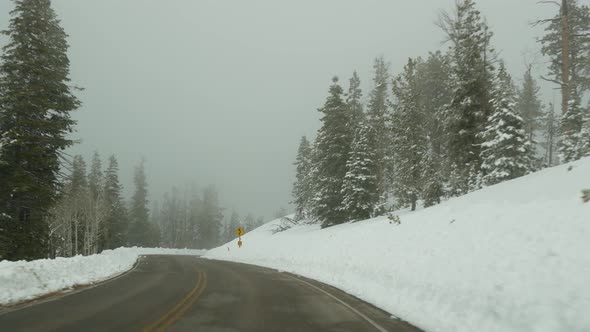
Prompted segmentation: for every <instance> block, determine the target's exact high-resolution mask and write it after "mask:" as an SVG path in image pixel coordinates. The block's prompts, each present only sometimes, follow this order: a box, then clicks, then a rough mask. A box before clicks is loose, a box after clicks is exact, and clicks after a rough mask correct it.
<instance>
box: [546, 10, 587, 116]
mask: <svg viewBox="0 0 590 332" xmlns="http://www.w3.org/2000/svg"><path fill="white" fill-rule="evenodd" d="M538 23H544V24H547V23H548V24H547V25H546V28H545V32H546V33H545V35H544V36H543V37H542V38H541V39H540V40H539V41H540V43H541V45H542V48H541V51H542V53H543V55H545V56H547V57H549V59H550V66H549V73H550V75H551V77H550V78H547V79H546V80H549V81H552V82H554V83H555V84H557V85H559V88H560V89H561V94H562V102H561V111H562V114H565V113H566V112H567V111H568V109H569V108H570V106H571V104H572V100H571V99H570V98H571V97H573V96H581V95H583V94H584V92H585V91H587V90H588V89H590V61H588V58H589V56H590V39H589V38H588V35H589V34H590V7H589V6H588V5H582V4H580V3H579V2H578V1H577V0H561V4H560V9H559V13H558V14H557V15H556V16H555V17H553V18H551V19H549V20H542V21H539V22H538ZM564 54H567V56H565V57H564ZM573 102H576V101H573Z"/></svg>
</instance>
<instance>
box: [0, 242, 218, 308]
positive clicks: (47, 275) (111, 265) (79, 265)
mask: <svg viewBox="0 0 590 332" xmlns="http://www.w3.org/2000/svg"><path fill="white" fill-rule="evenodd" d="M205 252H206V250H191V249H162V248H118V249H115V250H105V251H103V252H102V253H101V254H99V255H92V256H76V257H70V258H63V257H58V258H56V259H39V260H36V261H31V262H26V261H18V262H9V261H0V305H3V304H11V303H16V302H20V301H25V300H30V299H34V298H37V297H39V296H43V295H45V294H49V293H52V292H56V291H60V290H64V289H68V288H71V287H74V286H77V285H87V284H92V283H96V282H99V281H103V280H105V279H108V278H111V277H113V276H116V275H118V274H121V273H123V272H125V271H128V270H129V269H131V268H132V267H133V265H134V264H135V262H136V261H137V259H138V258H139V256H141V255H201V254H203V253H205Z"/></svg>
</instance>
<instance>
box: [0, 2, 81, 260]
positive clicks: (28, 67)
mask: <svg viewBox="0 0 590 332" xmlns="http://www.w3.org/2000/svg"><path fill="white" fill-rule="evenodd" d="M14 3H15V8H14V10H13V11H11V13H10V15H11V16H12V18H11V21H10V24H9V27H8V30H6V31H3V34H4V35H5V36H6V37H7V40H6V43H5V46H4V48H3V54H2V56H1V64H0V133H1V134H0V142H2V148H1V151H0V155H1V156H2V162H1V163H0V202H3V204H0V238H2V239H3V241H4V242H3V244H2V245H1V246H0V259H10V260H18V259H29V260H30V259H37V258H43V257H46V256H47V248H48V244H47V241H48V225H47V220H48V218H47V217H48V212H49V210H50V208H51V207H52V206H53V205H54V203H55V202H56V200H57V198H58V192H59V190H58V189H59V188H58V187H59V185H60V179H59V172H60V154H61V152H62V151H63V150H64V149H66V148H67V147H69V146H71V145H72V144H73V141H72V140H71V139H70V138H68V137H67V135H68V134H69V133H70V132H72V130H73V126H74V124H75V121H74V120H72V119H71V118H70V112H71V111H73V110H75V109H77V108H78V107H79V105H80V102H79V101H78V99H77V98H76V97H75V96H74V95H73V94H72V91H71V90H72V88H71V85H70V79H69V60H68V57H67V50H68V44H67V41H66V37H67V35H66V33H65V32H64V30H63V29H62V28H61V27H60V25H59V20H58V19H57V15H56V14H55V12H54V11H53V9H52V8H51V2H50V1H49V0H16V1H15V2H14Z"/></svg>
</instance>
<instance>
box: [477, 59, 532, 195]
mask: <svg viewBox="0 0 590 332" xmlns="http://www.w3.org/2000/svg"><path fill="white" fill-rule="evenodd" d="M494 85H495V86H494V90H493V92H492V96H493V97H492V106H493V109H494V112H493V113H492V114H491V115H490V117H489V118H488V122H487V125H486V129H485V131H483V132H482V133H481V134H480V136H481V139H482V141H483V143H482V144H481V159H482V160H483V164H482V166H481V168H482V170H483V182H484V184H485V185H493V184H497V183H500V182H503V181H507V180H510V179H514V178H517V177H520V176H523V175H526V174H528V173H530V172H532V171H533V160H534V156H533V151H532V144H531V142H530V141H529V139H528V137H527V134H526V131H525V129H524V126H525V122H524V120H523V119H522V117H521V116H520V115H519V114H517V111H516V92H515V90H516V89H515V87H514V84H513V82H512V79H511V77H510V75H509V74H508V72H507V71H506V68H505V67H504V64H500V67H499V69H498V73H497V76H496V79H495V84H494Z"/></svg>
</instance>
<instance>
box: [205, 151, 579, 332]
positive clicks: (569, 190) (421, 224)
mask: <svg viewBox="0 0 590 332" xmlns="http://www.w3.org/2000/svg"><path fill="white" fill-rule="evenodd" d="M570 167H571V168H572V169H571V170H569V171H568V168H570ZM586 188H590V158H585V159H583V160H581V161H578V162H575V163H571V164H568V165H563V166H558V167H554V168H551V169H547V170H543V171H541V172H538V173H536V174H532V175H529V176H526V177H523V178H519V179H516V180H513V181H509V182H505V183H502V184H499V185H496V186H492V187H488V188H485V189H482V190H479V191H477V192H474V193H471V194H469V195H466V196H463V197H459V198H455V199H451V200H449V201H447V202H444V203H443V204H441V205H438V206H435V207H432V208H428V209H424V210H421V211H418V212H411V213H410V212H400V213H399V216H400V218H401V225H396V224H395V223H391V222H390V221H389V220H388V219H387V218H376V219H372V220H367V221H363V222H358V223H352V224H351V223H348V224H344V225H340V226H336V227H330V228H327V229H320V227H319V226H314V225H311V226H310V225H304V226H296V227H294V228H292V229H289V230H287V231H284V232H280V233H277V234H274V235H273V232H272V230H273V229H275V228H276V227H277V224H279V221H274V222H271V223H269V224H266V225H264V226H262V227H261V228H259V229H256V230H254V231H252V232H251V233H249V234H246V235H245V236H243V238H242V239H243V242H244V244H243V247H242V248H241V249H238V248H237V245H236V241H233V242H230V243H228V244H226V245H224V246H222V247H219V248H216V249H213V250H210V251H209V252H208V253H207V254H206V255H205V257H206V258H211V259H222V260H231V261H238V262H244V263H251V264H256V265H261V266H266V267H271V268H275V269H279V270H282V271H287V272H292V273H296V274H300V275H303V276H306V277H309V278H313V279H316V280H319V281H322V282H325V283H327V284H330V285H333V286H335V287H338V288H340V289H343V290H345V291H347V292H348V293H350V294H353V295H355V296H357V297H359V298H361V299H364V300H366V301H368V302H370V303H373V304H375V305H377V306H379V307H381V308H383V309H385V310H387V311H388V312H390V313H393V314H395V315H396V316H399V317H401V318H402V319H404V320H407V321H409V322H411V323H413V324H415V325H417V326H419V327H421V328H423V329H425V330H426V331H431V332H436V331H440V332H461V331H465V332H472V331H478V332H498V331H503V332H511V331H514V332H516V331H518V332H523V331H531V332H533V331H534V332H545V331H547V332H549V331H555V332H557V331H568V332H576V331H578V332H582V331H586V332H587V331H590V315H588V313H589V312H590V284H589V281H590V203H586V204H584V203H583V202H582V199H581V191H582V189H586ZM228 248H229V250H228Z"/></svg>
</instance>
